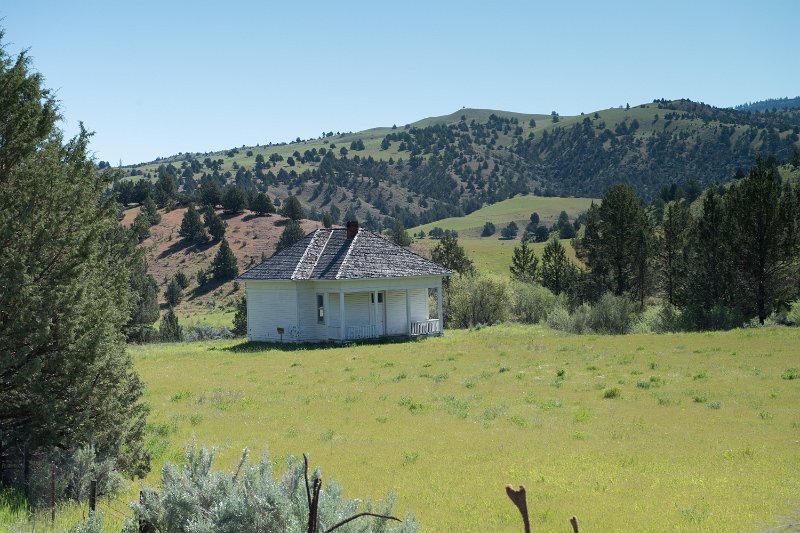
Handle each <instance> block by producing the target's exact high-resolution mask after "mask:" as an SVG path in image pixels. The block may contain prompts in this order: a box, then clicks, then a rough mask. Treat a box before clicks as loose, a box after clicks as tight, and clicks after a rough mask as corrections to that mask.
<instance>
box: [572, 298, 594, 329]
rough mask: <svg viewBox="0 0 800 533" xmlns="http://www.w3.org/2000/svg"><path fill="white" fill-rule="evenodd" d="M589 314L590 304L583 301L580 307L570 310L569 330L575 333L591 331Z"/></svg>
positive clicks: (590, 311) (590, 312) (590, 310)
mask: <svg viewBox="0 0 800 533" xmlns="http://www.w3.org/2000/svg"><path fill="white" fill-rule="evenodd" d="M591 314H592V306H590V305H589V304H587V303H584V304H582V305H581V306H580V307H577V308H576V309H575V311H573V312H572V317H571V318H572V320H571V327H570V331H571V332H572V333H577V334H582V333H591V332H592V324H591Z"/></svg>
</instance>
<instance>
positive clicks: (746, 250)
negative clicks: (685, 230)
mask: <svg viewBox="0 0 800 533" xmlns="http://www.w3.org/2000/svg"><path fill="white" fill-rule="evenodd" d="M725 208H726V210H727V211H728V213H729V216H728V221H729V223H730V239H731V240H730V245H731V247H732V250H733V251H734V254H733V260H734V264H735V266H736V268H737V270H738V274H739V276H738V277H739V281H740V282H739V283H738V284H737V285H736V286H737V288H738V289H739V290H738V291H737V294H736V297H737V298H736V300H737V301H736V304H737V306H738V307H740V308H741V309H743V310H744V312H745V313H746V315H747V316H757V317H758V319H759V322H761V323H762V324H763V323H764V320H766V318H767V316H768V315H769V313H770V312H772V310H773V309H774V307H775V304H776V303H778V302H785V301H786V300H787V298H788V297H789V296H791V295H793V294H794V292H793V291H794V290H796V287H797V274H798V268H797V267H798V263H797V260H798V258H797V256H798V252H800V249H798V234H797V211H796V205H795V196H794V191H792V190H791V189H790V188H789V187H788V186H787V187H782V184H781V176H780V173H779V172H778V168H777V166H776V165H775V163H774V162H771V161H765V160H763V159H760V158H759V159H758V160H757V161H756V164H755V166H754V167H753V168H752V169H751V170H750V172H749V174H748V175H747V177H746V178H745V179H743V180H741V181H739V182H737V183H734V184H733V185H731V187H730V189H729V191H728V193H727V194H726V196H725Z"/></svg>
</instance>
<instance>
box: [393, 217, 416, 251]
mask: <svg viewBox="0 0 800 533" xmlns="http://www.w3.org/2000/svg"><path fill="white" fill-rule="evenodd" d="M391 239H392V242H393V243H395V244H397V245H398V246H409V245H410V244H411V237H409V235H408V232H407V231H406V228H405V227H403V223H402V222H401V221H400V220H399V219H395V221H394V226H392V233H391Z"/></svg>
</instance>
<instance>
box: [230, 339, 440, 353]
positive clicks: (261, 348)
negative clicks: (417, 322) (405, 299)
mask: <svg viewBox="0 0 800 533" xmlns="http://www.w3.org/2000/svg"><path fill="white" fill-rule="evenodd" d="M425 338H427V337H425V336H420V337H406V336H398V337H380V338H377V339H360V340H358V341H347V342H334V341H327V342H255V341H243V342H240V343H239V344H234V345H233V346H228V347H227V348H221V350H224V351H226V352H233V353H253V352H267V351H279V352H300V351H305V350H326V349H330V348H334V349H335V348H351V347H353V346H377V345H384V344H400V343H406V342H421V341H422V340H424V339H425Z"/></svg>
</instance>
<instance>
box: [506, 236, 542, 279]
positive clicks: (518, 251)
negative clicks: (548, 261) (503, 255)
mask: <svg viewBox="0 0 800 533" xmlns="http://www.w3.org/2000/svg"><path fill="white" fill-rule="evenodd" d="M538 269H539V258H538V257H536V254H535V253H534V251H533V248H531V247H530V238H529V237H528V234H527V233H525V234H524V235H523V236H522V242H521V243H520V245H519V246H517V247H515V248H514V255H513V257H512V258H511V277H512V278H513V279H515V280H518V281H524V282H526V283H533V282H534V281H536V278H537V274H538Z"/></svg>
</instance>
